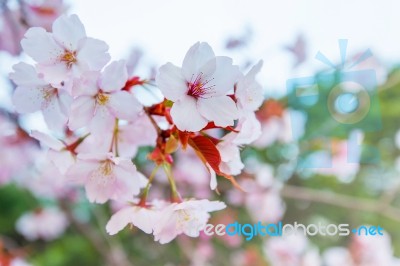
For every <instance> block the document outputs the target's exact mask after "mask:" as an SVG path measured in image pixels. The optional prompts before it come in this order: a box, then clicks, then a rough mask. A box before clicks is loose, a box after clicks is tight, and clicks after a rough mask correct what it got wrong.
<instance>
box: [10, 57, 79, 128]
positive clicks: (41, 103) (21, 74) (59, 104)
mask: <svg viewBox="0 0 400 266" xmlns="http://www.w3.org/2000/svg"><path fill="white" fill-rule="evenodd" d="M13 69H14V71H15V72H13V73H11V74H10V78H11V79H12V80H13V81H14V82H15V84H17V88H16V90H15V92H14V95H13V98H12V99H13V103H14V106H15V108H16V110H17V111H18V112H19V113H33V112H36V111H39V110H40V111H42V113H43V117H44V120H45V121H46V124H47V125H48V127H49V128H50V129H52V130H61V129H63V128H64V126H65V124H66V122H67V120H68V113H69V108H70V105H71V103H72V97H71V96H70V95H69V94H68V93H67V92H66V91H65V90H64V89H63V88H62V86H60V85H57V86H56V85H52V84H50V83H49V82H47V81H46V80H44V79H43V78H40V75H39V74H38V73H37V72H36V69H35V68H34V67H33V66H31V65H28V64H26V63H18V64H16V65H14V67H13Z"/></svg>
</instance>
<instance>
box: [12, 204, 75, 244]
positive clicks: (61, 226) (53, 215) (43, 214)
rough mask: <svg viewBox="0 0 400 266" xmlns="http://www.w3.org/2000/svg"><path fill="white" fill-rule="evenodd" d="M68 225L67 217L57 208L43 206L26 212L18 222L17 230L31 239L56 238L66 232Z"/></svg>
mask: <svg viewBox="0 0 400 266" xmlns="http://www.w3.org/2000/svg"><path fill="white" fill-rule="evenodd" d="M67 226H68V220H67V217H66V216H65V215H64V213H63V212H61V211H60V210H58V209H56V208H43V209H37V210H35V211H33V212H28V213H25V214H24V215H22V216H21V217H20V218H19V219H18V221H17V223H16V229H17V231H18V232H19V233H20V234H22V235H23V236H24V237H25V238H26V239H28V240H30V241H34V240H37V239H43V240H46V241H50V240H53V239H56V238H58V237H59V236H61V235H62V234H63V233H64V231H65V229H66V228H67Z"/></svg>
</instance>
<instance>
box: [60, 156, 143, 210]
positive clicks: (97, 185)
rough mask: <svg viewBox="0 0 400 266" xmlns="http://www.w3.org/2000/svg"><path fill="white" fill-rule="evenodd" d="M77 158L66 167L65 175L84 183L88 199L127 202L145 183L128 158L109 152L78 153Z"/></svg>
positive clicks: (92, 200)
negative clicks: (71, 164)
mask: <svg viewBox="0 0 400 266" xmlns="http://www.w3.org/2000/svg"><path fill="white" fill-rule="evenodd" d="M77 158H78V161H77V163H76V164H74V165H73V166H71V168H70V169H69V170H68V172H67V178H68V179H69V180H71V181H73V182H76V183H78V184H83V185H85V189H86V195H87V197H88V199H89V201H90V202H96V203H105V202H106V201H107V200H109V199H112V200H121V201H129V200H132V199H133V198H132V197H133V196H135V195H138V194H139V191H140V189H141V188H143V187H144V186H145V185H146V183H147V179H146V178H145V177H144V176H143V175H142V174H141V173H139V172H138V171H137V170H136V166H135V165H134V164H133V163H132V162H131V161H130V160H129V159H124V158H120V157H114V155H113V154H111V153H104V154H79V155H78V156H77Z"/></svg>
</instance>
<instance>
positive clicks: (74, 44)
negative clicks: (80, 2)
mask: <svg viewBox="0 0 400 266" xmlns="http://www.w3.org/2000/svg"><path fill="white" fill-rule="evenodd" d="M21 46H22V48H23V50H24V51H25V53H27V54H28V55H29V56H31V57H32V58H33V59H34V60H35V61H36V62H37V67H38V72H39V73H43V74H44V77H45V79H46V80H48V81H49V82H51V83H54V84H59V83H62V82H63V81H66V80H68V79H69V78H71V77H79V76H80V75H81V74H82V73H84V72H85V71H91V70H100V69H101V68H102V67H103V66H104V65H105V64H107V62H108V61H109V60H110V55H109V54H108V53H107V51H108V45H107V44H106V43H105V42H103V41H100V40H97V39H93V38H90V37H87V36H86V31H85V28H84V26H83V24H82V22H81V21H80V20H79V18H78V16H77V15H70V16H66V15H62V16H61V17H59V18H58V19H56V20H55V21H54V23H53V27H52V32H51V33H50V32H47V31H46V30H45V29H44V28H41V27H33V28H30V29H29V30H28V31H27V32H26V33H25V38H24V39H23V40H22V41H21Z"/></svg>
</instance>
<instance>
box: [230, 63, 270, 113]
mask: <svg viewBox="0 0 400 266" xmlns="http://www.w3.org/2000/svg"><path fill="white" fill-rule="evenodd" d="M262 65H263V61H262V60H260V61H259V62H258V63H257V64H256V65H255V66H253V68H252V69H250V71H249V72H248V73H247V74H246V75H244V76H242V77H241V78H240V79H239V81H238V82H237V83H236V86H235V97H236V99H237V104H238V106H239V109H240V110H246V111H256V110H257V109H258V108H259V107H260V106H261V104H262V102H263V101H264V95H263V94H264V92H263V88H262V86H261V85H260V83H258V82H257V81H256V75H257V74H258V72H260V70H261V68H262Z"/></svg>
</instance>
